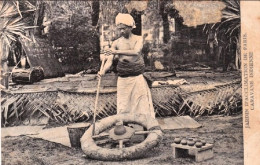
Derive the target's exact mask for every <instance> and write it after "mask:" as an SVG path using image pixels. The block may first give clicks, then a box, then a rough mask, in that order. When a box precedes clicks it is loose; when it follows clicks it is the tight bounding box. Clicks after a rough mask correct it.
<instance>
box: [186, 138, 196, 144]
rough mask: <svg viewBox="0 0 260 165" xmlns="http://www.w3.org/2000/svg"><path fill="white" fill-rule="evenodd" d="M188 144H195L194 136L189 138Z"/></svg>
mask: <svg viewBox="0 0 260 165" xmlns="http://www.w3.org/2000/svg"><path fill="white" fill-rule="evenodd" d="M187 144H188V145H189V146H194V144H195V142H194V141H193V139H192V138H190V139H188V142H187Z"/></svg>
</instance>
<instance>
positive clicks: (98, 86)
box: [92, 58, 105, 136]
mask: <svg viewBox="0 0 260 165" xmlns="http://www.w3.org/2000/svg"><path fill="white" fill-rule="evenodd" d="M104 64H105V58H103V59H102V63H101V67H100V71H102V70H103V68H104ZM100 84H101V77H99V79H98V84H97V95H96V100H95V109H94V118H93V130H92V136H94V135H95V123H96V116H97V106H98V97H99V92H100Z"/></svg>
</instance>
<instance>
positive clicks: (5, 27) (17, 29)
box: [0, 1, 35, 77]
mask: <svg viewBox="0 0 260 165" xmlns="http://www.w3.org/2000/svg"><path fill="white" fill-rule="evenodd" d="M20 6H27V9H23V10H21V8H20ZM34 10H35V8H34V6H33V5H32V4H31V3H30V2H29V1H23V2H21V3H20V2H19V1H11V2H7V1H0V45H1V47H0V53H1V54H0V57H1V68H2V70H1V77H2V76H5V74H6V72H7V58H8V56H9V52H10V50H11V49H12V44H13V43H14V42H17V41H18V39H19V38H23V39H27V40H30V38H29V37H28V36H26V34H25V33H26V30H27V29H31V28H34V27H33V26H28V24H27V23H26V22H25V21H24V20H25V19H24V18H23V14H24V13H26V12H30V11H34Z"/></svg>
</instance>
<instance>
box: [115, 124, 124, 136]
mask: <svg viewBox="0 0 260 165" xmlns="http://www.w3.org/2000/svg"><path fill="white" fill-rule="evenodd" d="M114 133H115V134H116V135H123V134H125V133H126V129H125V127H124V125H123V123H117V124H116V126H115V129H114Z"/></svg>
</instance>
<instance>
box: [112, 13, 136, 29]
mask: <svg viewBox="0 0 260 165" xmlns="http://www.w3.org/2000/svg"><path fill="white" fill-rule="evenodd" d="M120 23H121V24H125V25H127V26H131V27H132V28H135V27H136V26H135V21H134V18H133V17H132V16H131V15H130V14H122V13H119V14H118V15H117V16H116V25H119V24H120Z"/></svg>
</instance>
